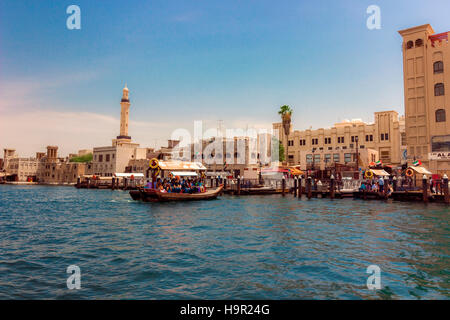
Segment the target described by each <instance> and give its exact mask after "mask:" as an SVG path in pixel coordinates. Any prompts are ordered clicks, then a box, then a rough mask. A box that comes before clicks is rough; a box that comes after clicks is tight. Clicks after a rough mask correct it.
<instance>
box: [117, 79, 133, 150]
mask: <svg viewBox="0 0 450 320" xmlns="http://www.w3.org/2000/svg"><path fill="white" fill-rule="evenodd" d="M128 93H129V91H128V88H127V85H125V88H123V94H122V100H121V101H120V107H121V111H120V135H118V136H117V140H121V141H122V142H125V141H126V140H129V141H131V137H130V136H129V135H128V118H129V110H130V99H129V98H128Z"/></svg>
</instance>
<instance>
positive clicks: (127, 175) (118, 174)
mask: <svg viewBox="0 0 450 320" xmlns="http://www.w3.org/2000/svg"><path fill="white" fill-rule="evenodd" d="M114 175H115V176H116V177H117V178H131V176H133V177H134V178H144V177H145V176H144V174H143V173H120V172H116V173H114Z"/></svg>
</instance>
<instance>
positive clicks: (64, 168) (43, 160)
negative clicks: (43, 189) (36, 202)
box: [36, 146, 87, 184]
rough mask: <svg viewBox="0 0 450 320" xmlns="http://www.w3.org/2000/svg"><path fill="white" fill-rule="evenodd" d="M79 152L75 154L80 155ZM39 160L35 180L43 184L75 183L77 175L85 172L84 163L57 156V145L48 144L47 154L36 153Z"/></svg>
mask: <svg viewBox="0 0 450 320" xmlns="http://www.w3.org/2000/svg"><path fill="white" fill-rule="evenodd" d="M80 155H81V154H80V153H79V154H78V155H77V156H80ZM36 158H37V159H38V161H39V169H38V174H37V180H38V182H39V183H44V184H71V183H76V182H77V179H78V177H80V176H82V175H84V174H85V172H86V166H87V164H86V163H79V162H71V161H70V157H68V158H59V157H58V147H57V146H48V147H47V154H45V153H43V152H38V153H36Z"/></svg>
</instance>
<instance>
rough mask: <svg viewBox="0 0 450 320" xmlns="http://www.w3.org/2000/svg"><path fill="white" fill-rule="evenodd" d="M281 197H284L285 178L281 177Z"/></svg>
mask: <svg viewBox="0 0 450 320" xmlns="http://www.w3.org/2000/svg"><path fill="white" fill-rule="evenodd" d="M281 188H282V191H281V195H282V196H283V197H284V196H285V192H284V191H285V189H286V178H285V177H284V176H283V178H282V179H281Z"/></svg>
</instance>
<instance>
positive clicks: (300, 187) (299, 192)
mask: <svg viewBox="0 0 450 320" xmlns="http://www.w3.org/2000/svg"><path fill="white" fill-rule="evenodd" d="M302 192H303V191H302V176H298V200H301V199H302Z"/></svg>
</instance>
